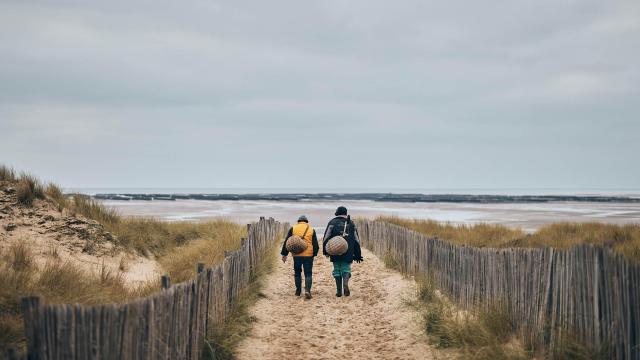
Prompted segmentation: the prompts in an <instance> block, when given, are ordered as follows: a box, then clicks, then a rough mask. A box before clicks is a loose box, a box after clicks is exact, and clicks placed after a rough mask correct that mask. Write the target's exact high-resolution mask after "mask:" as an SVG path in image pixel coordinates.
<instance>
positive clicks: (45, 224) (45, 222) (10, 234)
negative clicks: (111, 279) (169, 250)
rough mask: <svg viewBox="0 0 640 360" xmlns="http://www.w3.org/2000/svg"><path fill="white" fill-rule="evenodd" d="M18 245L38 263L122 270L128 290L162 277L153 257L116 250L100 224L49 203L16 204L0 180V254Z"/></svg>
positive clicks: (11, 187) (8, 187)
mask: <svg viewBox="0 0 640 360" xmlns="http://www.w3.org/2000/svg"><path fill="white" fill-rule="evenodd" d="M18 242H22V243H25V244H26V245H28V246H29V247H30V248H31V250H32V252H33V254H34V255H35V260H36V263H38V264H41V265H42V264H44V263H46V262H47V261H51V260H53V261H61V262H64V261H70V262H72V263H74V264H75V265H77V266H80V267H81V268H83V269H86V270H88V271H95V272H99V271H100V270H101V269H102V267H103V266H104V267H106V268H107V269H109V270H111V271H113V272H120V273H121V274H122V275H123V278H124V279H125V281H126V283H127V284H128V285H130V286H132V287H133V286H135V285H137V284H140V283H142V282H145V281H147V280H149V279H152V278H157V277H159V276H160V270H159V269H160V267H159V265H158V263H157V262H156V261H155V260H154V259H150V258H145V257H142V256H139V255H137V254H133V253H130V252H126V251H124V250H123V249H122V248H120V247H118V246H116V245H115V244H116V243H117V239H116V238H115V236H114V235H113V234H111V233H109V232H107V231H105V230H104V228H103V227H102V225H100V224H99V223H98V222H96V221H93V220H89V219H86V218H84V217H82V216H80V215H76V214H71V213H69V212H68V211H67V210H63V211H62V212H60V211H58V209H57V206H55V205H54V204H53V203H52V202H49V201H48V200H35V202H34V204H33V206H32V207H25V206H23V205H20V204H18V201H17V195H16V191H15V188H14V185H13V184H12V183H9V182H0V250H1V249H5V248H7V247H9V246H11V245H12V244H15V243H18Z"/></svg>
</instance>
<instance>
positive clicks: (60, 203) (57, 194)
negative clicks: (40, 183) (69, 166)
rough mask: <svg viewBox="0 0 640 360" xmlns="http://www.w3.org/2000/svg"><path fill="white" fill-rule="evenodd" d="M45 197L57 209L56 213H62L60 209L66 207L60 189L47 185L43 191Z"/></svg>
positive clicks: (54, 185)
mask: <svg viewBox="0 0 640 360" xmlns="http://www.w3.org/2000/svg"><path fill="white" fill-rule="evenodd" d="M44 193H45V195H46V196H47V197H48V198H49V199H51V201H53V203H54V204H56V206H57V207H58V211H60V212H62V209H64V208H66V207H67V206H68V204H67V198H66V197H65V196H64V193H63V192H62V189H60V187H59V186H58V185H56V184H53V183H48V184H47V186H46V187H45V189H44Z"/></svg>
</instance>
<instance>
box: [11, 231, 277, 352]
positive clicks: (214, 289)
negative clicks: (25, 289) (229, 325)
mask: <svg viewBox="0 0 640 360" xmlns="http://www.w3.org/2000/svg"><path fill="white" fill-rule="evenodd" d="M247 227H248V236H247V238H246V239H242V243H241V246H240V249H239V250H236V251H232V252H228V253H226V256H225V259H224V262H223V263H222V264H220V265H217V266H214V267H212V268H207V269H202V271H201V272H199V273H198V275H197V276H196V278H195V279H193V280H188V281H185V282H182V283H179V284H176V285H174V286H170V287H169V288H168V289H165V290H162V291H160V292H158V293H156V294H154V295H152V296H149V297H146V298H142V299H139V300H135V301H132V302H129V303H126V304H122V305H113V304H112V305H96V306H87V305H78V304H73V305H49V304H43V303H42V301H41V300H40V299H39V298H37V297H29V298H24V299H23V304H22V305H23V313H24V321H25V332H26V338H27V351H28V358H29V359H197V358H199V357H200V355H201V350H202V345H203V344H204V339H205V338H206V336H207V329H209V328H210V327H211V326H215V324H216V323H219V322H220V321H223V320H224V319H225V317H226V316H227V315H228V314H229V311H230V310H231V308H232V306H233V305H234V303H235V301H236V300H237V299H238V298H239V297H240V296H242V294H243V291H244V290H245V289H246V288H247V285H248V284H249V276H250V272H251V270H252V269H253V268H255V266H256V265H257V264H258V263H259V261H260V260H261V257H262V256H263V255H264V254H265V253H266V251H268V249H270V248H271V247H272V246H273V244H274V240H275V238H276V237H277V236H279V235H281V234H282V232H283V231H284V230H285V225H284V224H280V223H278V222H276V221H274V220H273V219H268V220H265V219H264V218H261V219H260V221H259V222H257V223H253V224H249V225H247ZM194 266H195V264H194Z"/></svg>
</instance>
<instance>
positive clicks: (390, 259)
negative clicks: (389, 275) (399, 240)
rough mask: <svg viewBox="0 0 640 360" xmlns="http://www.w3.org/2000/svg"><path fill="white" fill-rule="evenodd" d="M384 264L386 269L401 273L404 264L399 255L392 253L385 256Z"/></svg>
mask: <svg viewBox="0 0 640 360" xmlns="http://www.w3.org/2000/svg"><path fill="white" fill-rule="evenodd" d="M382 262H383V263H384V265H385V266H386V267H388V268H389V269H392V270H396V271H401V270H402V269H401V267H402V263H401V261H400V257H399V256H398V254H396V253H394V252H392V251H390V252H388V253H386V254H385V255H384V257H383V258H382Z"/></svg>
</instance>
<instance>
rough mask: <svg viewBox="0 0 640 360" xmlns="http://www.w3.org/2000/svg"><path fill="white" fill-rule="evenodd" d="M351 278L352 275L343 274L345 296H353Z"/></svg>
mask: <svg viewBox="0 0 640 360" xmlns="http://www.w3.org/2000/svg"><path fill="white" fill-rule="evenodd" d="M350 278H351V274H349V273H345V274H342V283H343V287H344V296H349V295H351V291H349V279H350Z"/></svg>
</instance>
